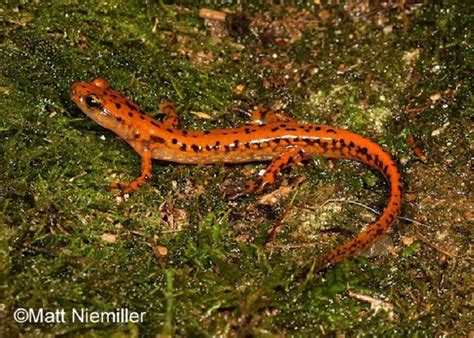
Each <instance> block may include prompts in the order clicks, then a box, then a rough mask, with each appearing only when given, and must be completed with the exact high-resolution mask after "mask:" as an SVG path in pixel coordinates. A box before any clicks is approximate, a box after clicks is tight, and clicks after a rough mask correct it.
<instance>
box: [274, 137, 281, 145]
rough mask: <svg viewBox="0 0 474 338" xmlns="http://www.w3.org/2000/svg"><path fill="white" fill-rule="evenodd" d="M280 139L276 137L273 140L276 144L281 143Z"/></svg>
mask: <svg viewBox="0 0 474 338" xmlns="http://www.w3.org/2000/svg"><path fill="white" fill-rule="evenodd" d="M280 141H281V139H280V138H276V139H274V140H273V142H275V143H276V144H280Z"/></svg>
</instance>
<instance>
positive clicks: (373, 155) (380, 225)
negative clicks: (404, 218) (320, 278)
mask: <svg viewBox="0 0 474 338" xmlns="http://www.w3.org/2000/svg"><path fill="white" fill-rule="evenodd" d="M338 132H341V131H340V130H338ZM342 132H343V133H344V134H345V135H344V136H345V137H347V138H349V139H351V140H353V142H354V144H355V147H354V149H353V150H352V151H350V152H349V154H345V155H346V156H340V154H331V152H330V151H329V152H328V153H327V154H326V155H327V156H329V157H345V158H350V159H353V160H356V161H359V162H362V163H365V164H368V165H369V166H371V167H373V168H376V169H378V170H379V171H380V172H381V173H382V174H384V176H385V177H386V179H387V181H388V182H389V184H390V197H389V200H388V203H387V206H386V207H385V209H384V211H383V213H382V214H381V215H380V217H379V218H378V219H377V221H376V222H375V223H373V224H372V225H370V226H369V227H368V228H367V230H365V231H363V232H362V233H360V234H359V235H358V236H357V237H355V238H354V239H352V240H351V241H349V242H347V243H344V244H342V245H340V246H337V247H336V248H334V249H332V250H330V251H329V252H327V253H325V254H323V255H321V256H318V257H316V259H315V262H314V265H313V267H314V269H315V270H316V271H318V270H322V269H324V268H326V267H327V266H328V265H330V264H333V263H337V262H340V261H342V260H343V259H345V258H347V257H350V256H353V255H354V254H356V253H357V252H359V251H361V250H362V249H364V248H366V247H368V246H370V245H371V244H372V243H374V242H375V241H376V240H377V239H379V238H380V237H381V236H382V235H383V234H384V233H386V232H387V230H388V229H389V228H390V226H391V225H392V224H393V223H394V222H395V221H396V219H397V218H398V215H399V214H400V209H401V205H402V183H401V182H402V181H401V176H400V171H399V169H398V167H397V165H396V164H395V161H394V160H393V159H392V157H391V156H390V155H389V154H388V153H387V152H386V151H385V150H384V149H383V148H382V147H381V146H379V145H378V144H376V143H374V142H372V141H370V140H368V139H366V138H364V137H362V136H360V135H357V134H353V133H350V132H347V131H342Z"/></svg>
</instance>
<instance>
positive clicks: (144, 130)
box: [71, 78, 402, 270]
mask: <svg viewBox="0 0 474 338" xmlns="http://www.w3.org/2000/svg"><path fill="white" fill-rule="evenodd" d="M71 97H72V99H73V101H74V102H75V103H76V104H77V106H78V107H79V108H80V109H81V110H82V111H83V112H84V113H85V114H86V115H87V116H89V117H90V118H91V119H93V120H94V121H96V122H97V123H98V124H100V125H101V126H103V127H105V128H107V129H110V130H112V131H113V132H114V133H116V134H117V135H118V136H119V137H120V138H122V139H124V140H125V141H126V142H127V143H128V144H129V145H130V146H131V147H132V148H133V149H135V151H136V152H137V153H138V154H139V155H140V156H141V158H142V174H141V175H140V176H139V177H138V178H137V179H135V180H133V181H132V182H129V183H113V184H112V185H111V187H112V188H116V189H120V191H121V192H122V193H130V192H133V191H134V190H136V189H138V188H139V187H140V186H142V185H144V184H145V183H146V182H148V181H150V179H151V167H152V159H158V160H163V161H170V162H176V163H183V164H213V163H247V162H255V161H272V162H271V164H270V165H269V166H268V168H267V170H266V171H265V173H264V174H263V175H262V176H261V177H260V178H259V179H257V180H256V181H255V182H252V183H250V184H249V185H248V187H247V190H246V192H250V191H256V192H260V191H261V190H262V189H263V188H264V186H266V185H269V184H272V183H274V182H275V179H276V176H277V175H278V174H279V173H280V171H281V170H283V169H284V168H287V167H289V166H291V165H292V164H294V163H299V162H301V161H302V160H304V159H306V158H307V157H308V156H311V155H322V156H326V157H329V158H346V159H352V160H356V161H359V162H362V163H364V164H367V165H369V166H370V167H373V168H375V169H377V170H379V171H380V172H381V173H382V174H383V175H384V176H385V177H386V178H387V180H388V182H389V183H390V197H389V199H388V203H387V206H386V207H385V209H384V211H383V213H382V215H381V216H380V217H379V219H377V221H376V222H375V223H374V224H372V225H370V226H369V227H368V228H367V230H365V231H364V232H362V233H361V234H359V235H358V236H357V237H356V238H354V239H352V240H351V241H349V242H347V243H345V244H342V245H340V246H337V247H336V248H334V249H332V250H330V251H329V252H327V253H326V254H323V255H322V256H320V257H317V258H316V261H315V266H316V269H317V270H320V269H323V268H325V267H327V266H328V265H329V264H333V263H337V262H340V261H342V260H343V259H345V258H347V257H350V256H352V255H354V254H355V253H357V252H359V251H361V250H362V249H364V248H366V247H367V246H369V245H371V244H372V243H373V242H375V241H376V240H377V239H378V238H380V236H382V235H383V234H384V233H386V232H387V230H388V229H389V228H390V226H391V225H392V224H393V223H394V222H395V221H396V219H397V218H398V216H399V214H400V208H401V204H402V183H401V176H400V172H399V170H398V168H397V165H396V164H395V162H394V160H393V159H392V158H391V156H390V155H389V154H388V153H387V152H386V151H385V150H384V149H383V148H382V147H381V146H379V145H378V144H376V143H374V142H372V141H370V140H369V139H367V138H364V137H362V136H360V135H357V134H354V133H351V132H349V131H346V130H342V129H337V128H334V127H330V126H323V125H310V124H298V123H296V122H294V121H293V120H292V119H291V118H289V117H287V116H285V115H283V114H279V113H273V112H265V111H264V110H261V111H259V112H254V113H253V114H252V121H253V124H251V125H245V126H242V127H237V128H229V129H216V130H210V131H190V130H182V129H178V128H177V126H178V124H179V118H178V116H177V114H176V112H175V111H174V107H173V105H172V104H170V103H165V104H163V105H162V106H161V109H162V111H163V112H164V113H165V114H166V119H165V121H164V122H158V121H155V120H154V119H152V118H151V117H149V116H147V115H146V114H144V113H143V112H142V110H141V109H140V108H139V107H138V106H137V105H136V104H135V103H134V102H132V101H131V100H128V99H126V98H124V97H122V96H121V95H120V94H119V93H118V92H116V91H114V90H113V89H111V88H110V87H109V83H108V82H107V81H106V80H105V79H102V78H97V79H95V80H93V81H91V82H90V83H87V82H76V83H74V84H73V85H72V86H71Z"/></svg>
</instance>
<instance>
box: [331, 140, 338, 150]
mask: <svg viewBox="0 0 474 338" xmlns="http://www.w3.org/2000/svg"><path fill="white" fill-rule="evenodd" d="M332 146H333V147H334V148H336V146H337V140H336V139H335V138H333V139H332Z"/></svg>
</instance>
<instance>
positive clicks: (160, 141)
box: [150, 135, 166, 143]
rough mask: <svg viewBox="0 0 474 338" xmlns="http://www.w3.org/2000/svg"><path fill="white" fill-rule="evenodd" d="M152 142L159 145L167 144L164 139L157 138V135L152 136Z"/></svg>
mask: <svg viewBox="0 0 474 338" xmlns="http://www.w3.org/2000/svg"><path fill="white" fill-rule="evenodd" d="M150 140H152V141H153V142H157V143H165V142H166V141H165V139H164V138H163V137H160V136H156V135H150Z"/></svg>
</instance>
